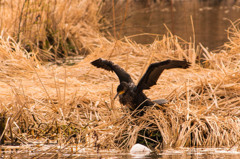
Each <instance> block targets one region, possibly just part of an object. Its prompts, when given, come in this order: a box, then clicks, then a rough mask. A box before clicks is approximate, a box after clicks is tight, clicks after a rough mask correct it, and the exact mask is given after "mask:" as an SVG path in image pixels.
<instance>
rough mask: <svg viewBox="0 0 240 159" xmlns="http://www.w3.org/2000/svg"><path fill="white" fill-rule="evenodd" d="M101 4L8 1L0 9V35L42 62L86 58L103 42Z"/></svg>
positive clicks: (83, 0)
mask: <svg viewBox="0 0 240 159" xmlns="http://www.w3.org/2000/svg"><path fill="white" fill-rule="evenodd" d="M101 3H102V2H101V1H86V0H81V1H78V0H74V1H67V0H64V1H51V0H44V1H42V0H40V1H39V0H38V1H35V0H34V1H32V0H30V1H26V0H10V1H4V2H2V5H1V10H0V12H1V15H3V16H1V18H0V23H1V28H0V29H1V31H3V33H4V35H10V36H12V37H13V39H14V40H15V41H17V42H21V45H22V46H23V47H25V48H26V49H27V50H28V52H31V51H33V52H34V53H35V54H37V56H38V57H39V58H41V59H44V60H53V59H54V58H57V57H67V56H71V55H84V56H86V55H87V54H89V53H90V52H92V51H93V49H94V48H96V47H97V46H98V45H101V43H103V42H104V41H105V38H104V37H102V36H100V35H101V33H100V32H99V26H100V24H99V20H100V18H101V16H100V15H99V9H100V8H101V7H100V6H101Z"/></svg>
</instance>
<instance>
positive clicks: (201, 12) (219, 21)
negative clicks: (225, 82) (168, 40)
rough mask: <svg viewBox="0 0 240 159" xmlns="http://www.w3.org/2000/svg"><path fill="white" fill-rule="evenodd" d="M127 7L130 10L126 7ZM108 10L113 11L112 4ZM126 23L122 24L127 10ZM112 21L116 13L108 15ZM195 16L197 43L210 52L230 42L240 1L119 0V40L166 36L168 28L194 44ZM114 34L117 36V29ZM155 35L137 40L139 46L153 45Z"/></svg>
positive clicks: (238, 15) (239, 15) (116, 15)
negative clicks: (132, 36) (229, 35)
mask: <svg viewBox="0 0 240 159" xmlns="http://www.w3.org/2000/svg"><path fill="white" fill-rule="evenodd" d="M126 6H127V7H126ZM105 8H108V9H106V10H108V11H109V10H111V3H110V4H108V5H107V7H105ZM126 8H127V14H126V16H125V17H126V21H125V22H124V26H123V25H122V21H123V17H124V13H125V9H126ZM107 16H108V17H110V18H112V12H109V14H108V15H107ZM190 16H192V19H193V23H194V29H195V36H196V43H197V44H198V43H199V42H201V43H202V44H203V45H204V46H205V47H208V48H209V49H211V50H213V49H217V48H218V47H219V46H221V45H223V43H224V42H226V41H227V33H226V30H227V28H228V27H229V26H230V25H231V23H230V22H229V20H231V21H235V20H237V19H239V18H240V0H162V1H160V0H155V1H154V0H128V4H126V1H124V0H115V17H116V32H117V34H116V35H117V38H121V37H123V36H129V35H135V34H141V33H155V34H160V35H163V34H166V33H167V29H166V27H165V26H164V24H166V26H167V27H168V28H169V29H170V31H171V32H172V33H173V34H174V35H178V36H180V37H181V38H183V39H184V40H187V41H190V38H191V37H193V31H192V24H191V19H190ZM111 23H112V24H113V22H111ZM111 33H112V34H114V31H113V28H111ZM155 38H156V37H155V36H146V35H145V36H137V37H134V38H133V40H135V41H136V42H138V43H143V44H147V43H152V42H153V40H154V39H155Z"/></svg>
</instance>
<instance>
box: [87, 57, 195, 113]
mask: <svg viewBox="0 0 240 159" xmlns="http://www.w3.org/2000/svg"><path fill="white" fill-rule="evenodd" d="M91 64H92V65H94V66H96V67H98V68H103V69H105V70H108V71H113V72H115V73H116V74H117V76H118V78H119V81H120V84H119V86H118V88H117V95H116V96H115V97H114V99H115V98H116V97H117V96H119V101H120V103H121V104H123V105H126V106H128V107H129V108H130V110H132V111H134V110H136V109H142V108H143V107H144V106H150V105H153V104H154V103H157V104H160V105H162V104H165V103H167V100H165V99H160V100H155V101H151V100H150V99H148V98H147V96H146V95H145V94H144V93H143V90H144V89H150V88H151V87H152V86H153V85H155V84H156V83H157V80H158V78H159V76H160V75H161V73H162V72H163V71H164V70H165V69H172V68H183V69H186V68H188V67H189V66H190V63H189V62H187V61H186V60H183V61H180V60H166V61H162V62H156V63H152V64H151V65H150V66H149V67H148V69H147V71H146V72H145V74H144V75H143V77H142V78H141V79H140V81H139V83H138V84H137V85H135V84H134V82H133V80H132V79H131V76H130V75H129V74H128V73H127V72H126V71H125V70H123V69H122V68H121V67H119V66H118V65H116V64H114V63H113V62H111V61H108V60H104V59H101V58H99V59H97V60H95V61H93V62H91Z"/></svg>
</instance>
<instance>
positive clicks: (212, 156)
mask: <svg viewBox="0 0 240 159" xmlns="http://www.w3.org/2000/svg"><path fill="white" fill-rule="evenodd" d="M16 147H17V146H16ZM0 148H1V151H0V158H81V159H94V158H99V159H100V158H101V159H118V158H124V159H134V158H144V159H147V158H155V159H158V158H159V159H199V158H204V159H216V158H224V159H236V158H240V152H238V151H237V148H236V149H227V148H182V149H177V150H176V149H175V150H174V149H169V150H163V151H161V152H159V153H155V154H152V155H150V156H140V155H131V154H128V153H125V154H124V153H116V152H115V151H114V150H113V151H102V152H99V153H96V152H95V151H96V150H91V151H90V150H83V149H76V146H72V147H71V146H68V147H65V148H64V147H58V148H57V147H56V146H49V145H45V146H44V145H43V147H31V150H29V149H28V148H24V147H18V148H14V147H11V148H6V149H3V147H0Z"/></svg>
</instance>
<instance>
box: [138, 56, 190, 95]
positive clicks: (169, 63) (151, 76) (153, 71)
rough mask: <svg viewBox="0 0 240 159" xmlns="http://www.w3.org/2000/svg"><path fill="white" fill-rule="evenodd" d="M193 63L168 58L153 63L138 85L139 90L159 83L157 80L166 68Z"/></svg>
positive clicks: (185, 66)
mask: <svg viewBox="0 0 240 159" xmlns="http://www.w3.org/2000/svg"><path fill="white" fill-rule="evenodd" d="M190 65H191V64H190V63H189V62H187V61H186V60H184V61H180V60H166V61H162V62H157V63H153V64H151V65H150V66H149V67H148V69H147V71H146V72H145V74H144V75H143V77H142V78H141V80H140V81H139V83H138V85H137V89H138V91H141V90H143V89H150V87H151V86H153V85H155V84H156V83H157V80H158V78H159V76H160V75H161V73H162V72H163V71H164V70H165V69H172V68H184V69H186V68H188V67H189V66H190Z"/></svg>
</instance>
